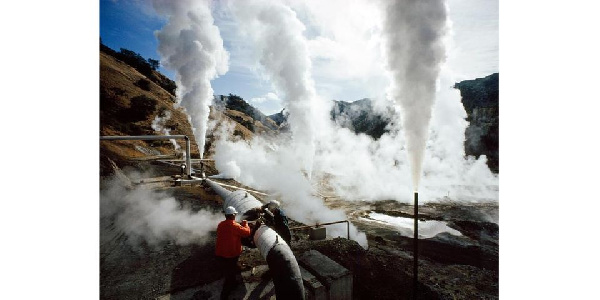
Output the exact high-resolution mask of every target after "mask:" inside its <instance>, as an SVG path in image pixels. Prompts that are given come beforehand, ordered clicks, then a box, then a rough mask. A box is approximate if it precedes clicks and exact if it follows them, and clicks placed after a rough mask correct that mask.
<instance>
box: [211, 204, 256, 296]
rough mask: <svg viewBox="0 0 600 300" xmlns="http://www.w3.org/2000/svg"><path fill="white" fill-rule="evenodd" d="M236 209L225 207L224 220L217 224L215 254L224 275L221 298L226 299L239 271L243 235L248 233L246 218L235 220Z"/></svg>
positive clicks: (245, 235)
mask: <svg viewBox="0 0 600 300" xmlns="http://www.w3.org/2000/svg"><path fill="white" fill-rule="evenodd" d="M236 214H237V211H236V210H235V208H234V207H232V206H229V207H227V208H225V220H224V221H222V222H221V223H219V226H217V246H216V249H215V255H216V256H217V259H218V260H219V262H220V263H221V268H222V270H223V273H224V275H225V281H224V282H223V290H222V291H221V299H227V297H228V296H229V294H230V293H231V291H232V290H233V289H234V288H235V285H236V279H235V277H236V275H237V273H239V268H238V265H237V264H238V259H239V258H240V254H242V242H241V239H242V238H243V237H247V236H249V235H250V227H249V226H248V222H247V221H246V220H243V221H242V224H241V225H240V224H238V223H237V222H236V221H235V215H236Z"/></svg>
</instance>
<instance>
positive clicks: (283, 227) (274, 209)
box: [262, 200, 292, 245]
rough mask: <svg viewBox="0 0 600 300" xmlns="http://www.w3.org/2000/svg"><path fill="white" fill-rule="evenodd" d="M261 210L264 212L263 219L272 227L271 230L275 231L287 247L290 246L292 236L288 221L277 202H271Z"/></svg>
mask: <svg viewBox="0 0 600 300" xmlns="http://www.w3.org/2000/svg"><path fill="white" fill-rule="evenodd" d="M262 209H263V211H264V212H265V214H264V217H265V219H266V221H267V224H268V225H270V226H272V227H273V230H275V232H277V234H279V235H280V236H281V238H283V240H284V241H285V242H286V243H287V244H288V245H291V244H290V242H291V240H292V234H291V233H290V228H289V227H288V219H287V216H286V215H285V213H284V212H283V210H282V209H281V207H280V205H279V201H277V200H271V201H269V203H267V204H265V205H263V206H262Z"/></svg>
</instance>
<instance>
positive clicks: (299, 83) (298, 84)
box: [230, 0, 322, 177]
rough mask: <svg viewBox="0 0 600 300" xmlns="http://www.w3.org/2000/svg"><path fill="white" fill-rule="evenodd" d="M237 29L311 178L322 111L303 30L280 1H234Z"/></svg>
mask: <svg viewBox="0 0 600 300" xmlns="http://www.w3.org/2000/svg"><path fill="white" fill-rule="evenodd" d="M230 7H231V8H232V10H233V12H234V14H235V16H236V18H237V19H238V21H239V23H240V29H241V30H242V31H243V32H244V33H245V34H246V35H247V36H248V37H249V38H250V39H251V41H252V44H253V45H254V46H255V48H256V52H257V54H258V56H259V58H258V60H259V61H260V64H261V65H262V67H263V68H264V71H265V73H266V75H267V76H268V77H269V78H270V79H271V82H272V84H273V86H274V88H275V90H276V91H277V92H278V94H279V95H283V97H282V99H284V104H285V106H286V108H287V110H288V112H289V119H288V122H289V124H290V129H291V131H292V135H293V140H292V142H293V143H294V144H295V146H296V147H299V148H300V150H299V151H298V153H299V154H300V155H299V156H298V157H297V158H296V159H295V160H299V161H301V162H302V164H303V166H302V167H303V168H304V170H305V171H306V173H307V175H308V176H309V177H310V176H311V174H312V167H313V159H314V152H315V130H316V128H317V126H319V124H318V123H316V122H318V121H319V120H320V119H319V116H315V115H318V114H320V113H322V111H321V110H317V109H315V107H316V106H317V105H318V103H317V101H318V99H317V95H316V92H315V87H314V82H313V80H312V79H311V71H310V69H311V61H310V58H309V53H308V46H307V41H306V38H305V37H304V35H303V32H304V30H305V29H306V28H305V26H304V24H302V22H300V20H299V19H298V18H297V16H296V13H295V12H294V11H293V10H292V9H291V8H290V7H289V6H286V5H284V4H283V3H282V2H281V1H270V0H267V1H256V0H249V1H237V2H235V3H233V2H232V3H231V5H230Z"/></svg>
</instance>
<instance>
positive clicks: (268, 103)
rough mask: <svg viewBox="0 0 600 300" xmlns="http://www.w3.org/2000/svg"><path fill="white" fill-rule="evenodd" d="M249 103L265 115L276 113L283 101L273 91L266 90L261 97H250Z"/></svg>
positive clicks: (281, 106) (280, 108) (281, 107)
mask: <svg viewBox="0 0 600 300" xmlns="http://www.w3.org/2000/svg"><path fill="white" fill-rule="evenodd" d="M250 104H252V106H254V107H256V108H257V109H258V110H260V111H261V112H262V113H263V114H265V115H267V116H268V115H272V114H275V113H278V112H280V111H281V110H282V109H283V102H282V101H281V99H280V98H279V96H277V94H275V93H273V92H268V93H267V94H265V95H263V96H261V97H256V98H252V99H250Z"/></svg>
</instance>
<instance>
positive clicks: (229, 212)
mask: <svg viewBox="0 0 600 300" xmlns="http://www.w3.org/2000/svg"><path fill="white" fill-rule="evenodd" d="M225 214H226V215H235V214H237V210H235V207H233V206H227V208H225Z"/></svg>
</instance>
